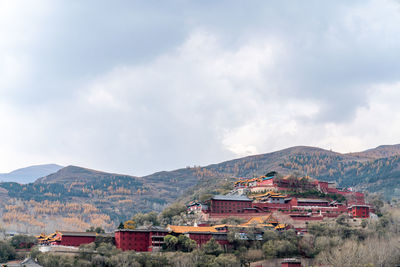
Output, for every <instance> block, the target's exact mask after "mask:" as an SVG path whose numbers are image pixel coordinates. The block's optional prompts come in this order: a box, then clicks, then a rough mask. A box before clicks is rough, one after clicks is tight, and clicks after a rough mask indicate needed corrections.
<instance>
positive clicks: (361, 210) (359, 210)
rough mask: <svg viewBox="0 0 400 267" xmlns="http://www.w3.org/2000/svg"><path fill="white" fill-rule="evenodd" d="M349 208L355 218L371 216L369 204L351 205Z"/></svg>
mask: <svg viewBox="0 0 400 267" xmlns="http://www.w3.org/2000/svg"><path fill="white" fill-rule="evenodd" d="M348 210H349V213H350V215H351V216H352V217H353V218H364V219H365V218H369V206H367V205H351V206H350V207H349V208H348Z"/></svg>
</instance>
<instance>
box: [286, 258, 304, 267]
mask: <svg viewBox="0 0 400 267" xmlns="http://www.w3.org/2000/svg"><path fill="white" fill-rule="evenodd" d="M281 264H282V265H281V266H282V267H301V261H300V260H298V259H284V260H283V261H282V263H281Z"/></svg>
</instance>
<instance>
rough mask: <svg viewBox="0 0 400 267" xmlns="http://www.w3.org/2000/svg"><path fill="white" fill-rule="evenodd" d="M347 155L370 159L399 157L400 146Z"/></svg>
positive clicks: (380, 147)
mask: <svg viewBox="0 0 400 267" xmlns="http://www.w3.org/2000/svg"><path fill="white" fill-rule="evenodd" d="M348 155H353V156H356V157H361V158H371V159H377V158H388V157H393V156H396V155H400V144H398V145H384V146H378V147H376V148H373V149H368V150H365V151H363V152H358V153H349V154H348Z"/></svg>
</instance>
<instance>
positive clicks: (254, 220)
mask: <svg viewBox="0 0 400 267" xmlns="http://www.w3.org/2000/svg"><path fill="white" fill-rule="evenodd" d="M274 222H276V220H275V219H274V218H272V216H271V215H266V216H259V217H253V218H251V219H250V220H249V221H248V222H246V223H244V224H241V226H247V225H251V224H265V223H274Z"/></svg>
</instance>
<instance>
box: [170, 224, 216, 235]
mask: <svg viewBox="0 0 400 267" xmlns="http://www.w3.org/2000/svg"><path fill="white" fill-rule="evenodd" d="M167 228H168V229H169V230H170V231H171V232H174V233H178V234H183V233H187V232H214V233H216V232H218V231H217V230H215V228H214V227H205V226H180V225H168V227H167Z"/></svg>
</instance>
